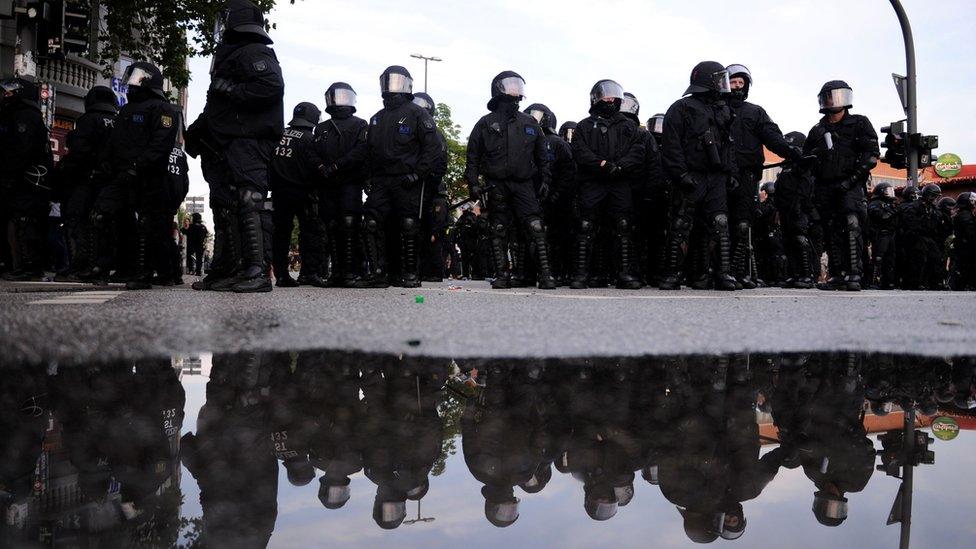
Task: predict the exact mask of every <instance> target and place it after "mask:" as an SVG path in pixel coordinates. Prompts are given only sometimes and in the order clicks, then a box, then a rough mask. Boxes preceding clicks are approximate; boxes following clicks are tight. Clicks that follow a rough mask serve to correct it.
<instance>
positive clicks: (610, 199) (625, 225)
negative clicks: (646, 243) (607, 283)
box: [572, 110, 645, 289]
mask: <svg viewBox="0 0 976 549" xmlns="http://www.w3.org/2000/svg"><path fill="white" fill-rule="evenodd" d="M593 112H594V111H593V110H591V113H593ZM644 145H645V143H644V138H642V136H641V135H640V133H639V128H638V126H637V124H636V123H634V122H633V121H632V120H630V119H628V118H627V117H626V116H624V115H623V114H621V113H619V112H617V113H615V114H613V115H612V116H610V117H604V116H599V115H597V114H591V116H589V117H587V118H584V119H583V120H581V121H580V122H579V123H578V124H577V126H576V132H575V133H574V134H573V158H574V159H575V160H576V166H577V169H578V172H577V181H578V184H579V193H580V224H579V235H578V237H577V243H576V246H577V250H576V274H575V276H574V279H573V285H572V287H580V288H585V287H586V281H587V279H588V278H589V271H590V264H589V262H590V256H591V253H592V246H593V239H594V236H595V234H596V228H597V222H598V221H599V215H600V213H601V210H602V213H605V214H606V216H607V220H608V221H609V222H610V223H612V225H613V227H614V232H615V237H616V239H615V240H616V248H617V250H616V251H617V254H616V255H617V265H616V267H617V268H616V271H617V286H618V287H620V288H623V287H627V288H631V289H633V288H635V287H639V286H640V284H639V282H637V281H636V279H635V278H634V276H633V267H634V265H635V261H634V260H635V257H634V256H633V251H634V250H633V242H632V227H633V222H634V221H633V213H634V200H633V194H632V188H631V185H632V182H633V181H634V180H640V179H642V177H643V173H644V166H645V157H644V155H645V148H644ZM601 164H602V165H601Z"/></svg>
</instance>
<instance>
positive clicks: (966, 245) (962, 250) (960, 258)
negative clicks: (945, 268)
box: [952, 207, 976, 290]
mask: <svg viewBox="0 0 976 549" xmlns="http://www.w3.org/2000/svg"><path fill="white" fill-rule="evenodd" d="M952 227H953V234H954V235H955V238H954V240H953V243H952V246H953V254H952V263H953V265H954V267H955V268H954V271H955V288H953V289H954V290H976V221H974V220H973V211H972V209H967V208H962V207H960V208H959V211H958V212H956V215H955V216H954V217H953V218H952Z"/></svg>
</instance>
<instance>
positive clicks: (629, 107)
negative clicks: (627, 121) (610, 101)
mask: <svg viewBox="0 0 976 549" xmlns="http://www.w3.org/2000/svg"><path fill="white" fill-rule="evenodd" d="M620 112H622V113H624V114H631V115H634V116H635V117H636V116H639V115H640V102H639V101H637V98H636V97H634V96H633V94H629V93H624V98H623V99H622V100H621V102H620Z"/></svg>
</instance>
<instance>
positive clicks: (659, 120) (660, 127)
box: [647, 114, 664, 135]
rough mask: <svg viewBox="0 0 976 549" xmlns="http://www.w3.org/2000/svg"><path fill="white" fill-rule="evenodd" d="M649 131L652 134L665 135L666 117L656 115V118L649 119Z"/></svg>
mask: <svg viewBox="0 0 976 549" xmlns="http://www.w3.org/2000/svg"><path fill="white" fill-rule="evenodd" d="M647 131H649V132H651V133H656V134H657V135H663V134H664V115H663V114H655V115H654V116H652V117H650V118H648V119H647Z"/></svg>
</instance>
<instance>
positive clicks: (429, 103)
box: [413, 92, 436, 116]
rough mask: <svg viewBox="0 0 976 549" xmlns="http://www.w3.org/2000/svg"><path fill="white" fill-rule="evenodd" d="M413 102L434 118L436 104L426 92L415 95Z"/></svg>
mask: <svg viewBox="0 0 976 549" xmlns="http://www.w3.org/2000/svg"><path fill="white" fill-rule="evenodd" d="M413 102H414V103H416V104H417V105H420V106H421V107H423V109H424V110H425V111H427V114H429V115H431V116H434V108H435V105H436V103H434V98H433V97H431V96H429V95H427V94H426V93H424V92H420V93H415V94H413Z"/></svg>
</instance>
